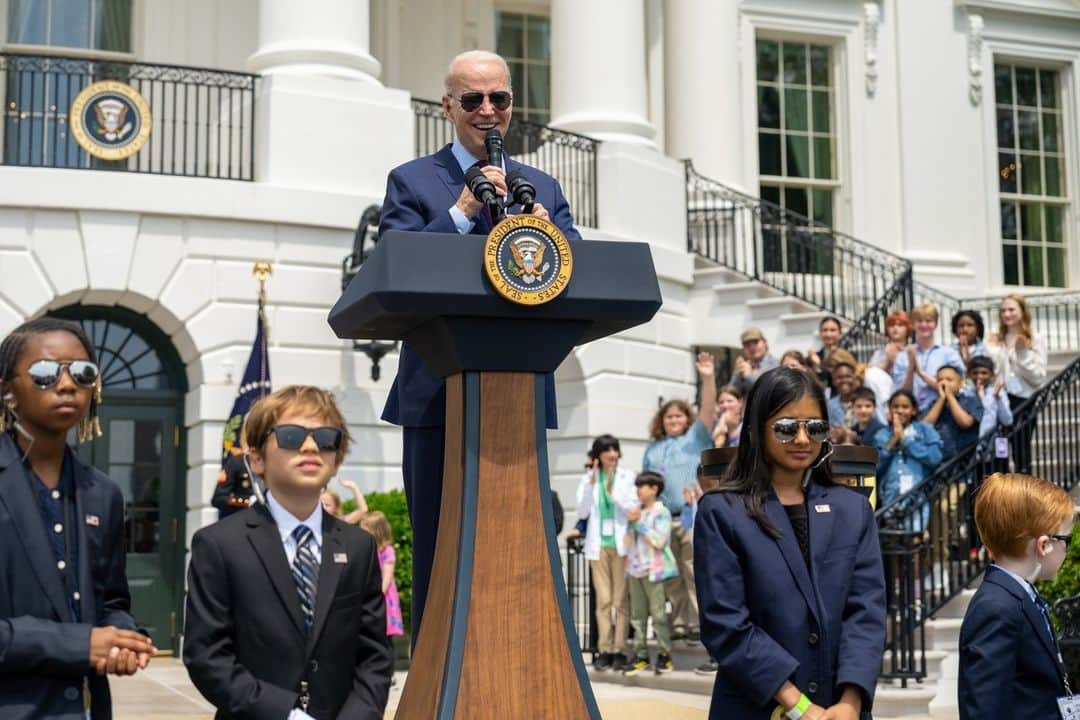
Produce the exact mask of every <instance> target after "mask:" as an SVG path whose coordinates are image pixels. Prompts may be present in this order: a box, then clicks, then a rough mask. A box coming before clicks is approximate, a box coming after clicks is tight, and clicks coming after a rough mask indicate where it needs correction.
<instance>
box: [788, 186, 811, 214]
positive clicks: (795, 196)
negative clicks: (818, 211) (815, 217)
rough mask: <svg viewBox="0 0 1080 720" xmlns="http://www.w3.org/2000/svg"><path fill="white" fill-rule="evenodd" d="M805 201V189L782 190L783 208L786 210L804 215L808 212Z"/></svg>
mask: <svg viewBox="0 0 1080 720" xmlns="http://www.w3.org/2000/svg"><path fill="white" fill-rule="evenodd" d="M806 200H807V198H806V188H784V207H785V208H787V209H788V210H790V211H792V212H797V213H799V214H800V215H806V214H807V213H808V212H809V208H808V207H807V205H806Z"/></svg>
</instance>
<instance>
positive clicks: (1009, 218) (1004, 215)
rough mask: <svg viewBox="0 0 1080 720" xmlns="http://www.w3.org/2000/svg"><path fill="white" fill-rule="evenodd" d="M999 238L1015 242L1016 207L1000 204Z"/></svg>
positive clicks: (1009, 204) (1010, 204)
mask: <svg viewBox="0 0 1080 720" xmlns="http://www.w3.org/2000/svg"><path fill="white" fill-rule="evenodd" d="M1001 237H1003V238H1008V239H1009V240H1016V239H1017V237H1016V205H1013V204H1012V203H1009V202H1003V203H1001Z"/></svg>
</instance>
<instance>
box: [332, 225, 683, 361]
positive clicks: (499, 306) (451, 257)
mask: <svg viewBox="0 0 1080 720" xmlns="http://www.w3.org/2000/svg"><path fill="white" fill-rule="evenodd" d="M485 241H486V238H484V237H482V236H479V235H458V234H452V233H451V234H443V233H419V232H404V231H400V230H392V231H389V232H387V233H386V234H385V235H383V237H382V240H380V242H379V244H378V246H377V247H376V249H375V251H374V252H373V253H372V254H371V256H370V257H369V258H368V259H367V260H366V261H365V262H364V265H363V266H362V267H361V269H360V272H359V273H357V275H356V277H355V278H354V279H353V281H352V283H350V284H349V287H348V288H346V290H345V292H344V294H343V295H342V296H341V298H340V299H339V300H338V302H337V304H336V305H334V308H333V309H332V310H331V311H330V327H331V328H333V330H334V332H335V333H336V334H337V335H338V337H342V338H364V339H376V338H378V339H384V340H404V341H405V342H407V343H409V345H410V346H412V348H413V349H415V350H416V351H417V352H418V353H419V354H420V356H421V357H422V358H423V359H424V362H425V363H426V364H427V365H428V366H429V367H430V368H431V369H432V371H434V372H436V373H438V374H439V375H442V376H447V375H452V374H454V373H457V372H462V371H464V370H497V371H516V372H552V371H554V370H555V368H556V367H558V365H559V363H561V362H562V361H563V359H564V358H565V357H566V356H567V355H568V354H569V353H570V351H571V350H572V349H573V348H574V346H576V345H581V344H583V343H587V342H590V341H592V340H597V339H599V338H602V337H606V336H608V335H613V334H615V333H617V332H621V331H623V330H626V329H628V328H632V327H634V326H636V325H641V324H642V323H646V322H648V321H649V320H651V319H652V317H653V315H655V314H656V312H657V310H659V309H660V305H661V304H662V300H661V297H660V285H659V283H658V282H657V280H656V272H655V270H654V267H653V262H652V253H651V252H650V250H649V246H648V245H647V244H645V243H633V242H612V241H596V240H579V241H575V242H573V243H571V244H570V247H571V251H572V252H573V256H574V271H573V276H572V277H571V278H570V284H569V285H568V287H567V289H566V291H565V292H563V294H562V295H560V296H559V297H557V298H555V299H554V300H552V301H550V302H548V303H545V304H543V305H536V306H523V305H517V304H515V303H512V302H510V301H509V300H506V299H504V298H502V297H500V296H498V295H496V294H495V291H494V289H493V288H492V287H491V283H490V282H489V281H488V279H487V276H486V275H485V273H484V266H483V248H484V242H485Z"/></svg>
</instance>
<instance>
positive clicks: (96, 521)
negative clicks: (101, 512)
mask: <svg viewBox="0 0 1080 720" xmlns="http://www.w3.org/2000/svg"><path fill="white" fill-rule="evenodd" d="M86 524H87V525H89V526H90V527H100V526H101V518H99V517H98V516H97V515H87V516H86Z"/></svg>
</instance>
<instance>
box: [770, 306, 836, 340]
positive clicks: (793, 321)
mask: <svg viewBox="0 0 1080 720" xmlns="http://www.w3.org/2000/svg"><path fill="white" fill-rule="evenodd" d="M826 317H829V313H827V312H825V311H824V310H814V311H813V312H799V313H788V314H786V315H781V316H780V324H781V325H782V326H783V328H784V332H785V333H786V334H787V335H815V334H816V333H817V330H818V326H819V325H820V324H821V319H822V318H826Z"/></svg>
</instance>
